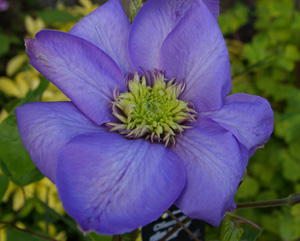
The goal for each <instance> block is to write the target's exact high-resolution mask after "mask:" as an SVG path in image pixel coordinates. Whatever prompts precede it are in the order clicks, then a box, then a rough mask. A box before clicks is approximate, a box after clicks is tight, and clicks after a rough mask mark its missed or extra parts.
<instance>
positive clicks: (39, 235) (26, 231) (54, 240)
mask: <svg viewBox="0 0 300 241" xmlns="http://www.w3.org/2000/svg"><path fill="white" fill-rule="evenodd" d="M0 224H5V225H6V226H7V225H9V226H11V227H13V228H14V229H17V230H20V231H22V232H24V233H29V234H31V235H34V236H37V237H40V238H43V239H46V240H50V241H58V240H56V239H53V238H49V237H47V236H44V235H42V234H39V233H36V232H33V231H30V230H27V229H22V228H19V227H17V226H16V225H14V224H13V223H10V222H0Z"/></svg>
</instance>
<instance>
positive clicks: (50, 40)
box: [26, 30, 125, 124]
mask: <svg viewBox="0 0 300 241" xmlns="http://www.w3.org/2000/svg"><path fill="white" fill-rule="evenodd" d="M26 52H27V55H28V57H29V59H30V64H31V65H32V66H33V67H35V68H36V69H37V70H38V71H39V72H40V73H41V74H42V75H44V76H45V77H46V78H47V79H48V80H50V81H51V82H52V83H53V84H55V85H56V86H57V87H58V88H60V89H61V90H62V91H63V92H64V93H65V94H66V96H67V97H69V99H71V100H72V101H73V103H74V104H75V105H76V106H77V107H78V108H79V109H80V110H81V111H82V112H83V113H84V114H85V115H86V116H88V117H89V118H90V119H91V120H93V121H94V122H95V123H97V124H102V123H104V122H108V121H110V120H111V114H110V112H109V109H108V106H109V102H110V101H111V99H112V93H113V90H114V88H115V87H116V86H119V87H120V90H121V91H124V90H125V83H124V78H123V74H122V72H121V70H120V69H119V67H118V66H117V65H116V63H115V62H114V61H113V60H112V59H111V58H110V57H109V56H108V55H107V54H105V53H104V52H103V51H102V50H100V49H99V48H97V47H96V46H95V45H93V44H91V43H89V42H88V41H86V40H84V39H81V38H79V37H76V36H73V35H70V34H66V33H62V32H58V31H51V30H43V31H41V32H39V33H38V34H37V35H36V37H35V39H27V40H26Z"/></svg>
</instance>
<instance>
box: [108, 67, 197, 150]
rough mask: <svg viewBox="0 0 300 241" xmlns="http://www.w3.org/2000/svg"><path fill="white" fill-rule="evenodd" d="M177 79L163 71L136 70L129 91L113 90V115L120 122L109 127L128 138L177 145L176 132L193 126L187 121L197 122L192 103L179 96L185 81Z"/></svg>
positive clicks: (109, 124) (128, 82)
mask: <svg viewBox="0 0 300 241" xmlns="http://www.w3.org/2000/svg"><path fill="white" fill-rule="evenodd" d="M148 73H149V74H148ZM174 81H175V78H174V79H172V80H170V81H166V79H165V78H164V74H163V73H162V72H155V73H154V72H147V75H138V74H137V73H135V75H134V76H132V78H129V80H128V81H127V87H128V92H125V93H121V94H119V92H118V89H115V90H114V99H115V100H114V101H113V102H112V114H113V115H114V116H115V117H116V118H117V119H118V120H119V123H107V124H106V126H108V127H109V128H110V131H116V132H119V133H120V134H124V135H126V137H127V138H132V139H137V138H141V137H144V138H145V139H150V140H151V141H152V142H154V141H157V142H164V143H165V146H167V145H168V144H169V143H172V144H173V145H175V136H176V134H180V135H181V134H182V132H183V131H184V129H187V128H191V127H190V126H187V125H186V124H187V123H188V122H195V119H196V114H197V112H196V111H195V110H194V109H193V108H192V105H191V104H190V103H188V102H185V101H182V100H179V99H178V97H179V96H180V94H181V93H182V92H183V91H184V87H185V84H184V82H183V81H179V82H177V83H174Z"/></svg>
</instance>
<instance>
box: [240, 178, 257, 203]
mask: <svg viewBox="0 0 300 241" xmlns="http://www.w3.org/2000/svg"><path fill="white" fill-rule="evenodd" d="M259 188H260V185H259V182H258V181H257V180H256V179H254V178H253V177H250V176H247V177H246V178H245V180H244V181H243V183H242V184H241V186H240V187H239V189H238V191H237V194H236V196H237V198H241V199H249V198H252V197H255V196H256V195H257V193H258V191H259Z"/></svg>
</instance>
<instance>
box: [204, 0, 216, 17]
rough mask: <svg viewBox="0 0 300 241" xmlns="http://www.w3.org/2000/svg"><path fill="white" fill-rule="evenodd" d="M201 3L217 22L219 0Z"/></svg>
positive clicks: (205, 0) (207, 0)
mask: <svg viewBox="0 0 300 241" xmlns="http://www.w3.org/2000/svg"><path fill="white" fill-rule="evenodd" d="M203 2H204V3H205V4H206V6H207V7H208V9H209V10H210V12H211V13H212V15H214V17H215V18H216V20H217V19H218V16H219V13H220V6H219V4H220V3H219V0H203Z"/></svg>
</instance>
